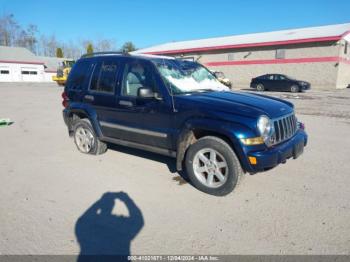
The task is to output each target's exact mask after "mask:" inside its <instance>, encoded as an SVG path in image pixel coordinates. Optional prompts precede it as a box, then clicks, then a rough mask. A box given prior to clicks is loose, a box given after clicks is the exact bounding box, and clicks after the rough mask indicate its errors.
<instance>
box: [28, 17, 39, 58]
mask: <svg viewBox="0 0 350 262" xmlns="http://www.w3.org/2000/svg"><path fill="white" fill-rule="evenodd" d="M37 33H38V27H37V26H36V25H33V24H30V25H29V26H28V27H27V30H26V39H25V42H26V45H25V47H27V48H28V49H29V50H30V51H32V52H34V53H37V50H36V47H37V43H38V40H37V37H36V35H37Z"/></svg>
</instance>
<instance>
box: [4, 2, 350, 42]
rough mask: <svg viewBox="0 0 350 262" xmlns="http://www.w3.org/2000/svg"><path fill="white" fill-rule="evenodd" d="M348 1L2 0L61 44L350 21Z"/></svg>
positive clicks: (158, 39)
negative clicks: (63, 42) (86, 40)
mask: <svg viewBox="0 0 350 262" xmlns="http://www.w3.org/2000/svg"><path fill="white" fill-rule="evenodd" d="M349 10H350V0H333V1H330V0H317V1H315V0H302V1H301V0H292V1H283V0H279V1H272V0H261V1H258V0H256V1H253V0H246V1H244V0H242V1H234V0H210V1H209V0H171V1H167V0H114V1H113V0H99V1H97V0H93V1H92V0H84V1H82V0H0V14H1V15H2V14H6V13H12V14H14V16H15V18H16V19H17V20H18V22H19V23H20V24H21V25H23V26H26V25H28V24H35V25H37V26H38V28H39V30H40V32H41V33H44V34H46V35H50V34H55V35H56V37H57V38H58V39H59V40H62V41H66V42H69V41H79V40H83V39H92V40H94V39H102V38H107V39H115V40H116V43H117V45H118V46H121V45H122V44H123V43H124V42H126V41H132V42H133V43H134V44H135V45H136V46H137V47H138V48H144V47H149V46H152V45H156V44H162V43H166V42H172V41H182V40H191V39H201V38H208V37H217V36H227V35H237V34H247V33H256V32H267V31H275V30H281V29H289V28H300V27H308V26H320V25H328V24H338V23H350V13H349Z"/></svg>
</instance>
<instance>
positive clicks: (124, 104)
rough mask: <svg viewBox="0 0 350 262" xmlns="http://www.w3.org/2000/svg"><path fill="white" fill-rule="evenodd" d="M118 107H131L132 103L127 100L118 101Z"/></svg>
mask: <svg viewBox="0 0 350 262" xmlns="http://www.w3.org/2000/svg"><path fill="white" fill-rule="evenodd" d="M119 105H121V106H133V103H132V102H130V101H127V100H119Z"/></svg>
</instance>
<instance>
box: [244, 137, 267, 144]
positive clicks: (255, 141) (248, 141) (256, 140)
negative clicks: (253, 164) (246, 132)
mask: <svg viewBox="0 0 350 262" xmlns="http://www.w3.org/2000/svg"><path fill="white" fill-rule="evenodd" d="M241 142H242V143H243V144H244V145H246V146H253V145H261V144H264V139H263V138H262V137H261V136H259V137H252V138H241Z"/></svg>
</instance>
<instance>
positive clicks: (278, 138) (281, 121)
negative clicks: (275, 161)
mask: <svg viewBox="0 0 350 262" xmlns="http://www.w3.org/2000/svg"><path fill="white" fill-rule="evenodd" d="M272 121H273V126H274V129H275V132H274V134H273V143H272V144H273V145H275V144H279V143H281V142H283V141H285V140H287V139H289V138H291V137H292V136H294V134H295V133H296V131H297V119H296V117H295V115H294V113H293V114H290V115H286V116H283V117H280V118H278V119H273V120H272Z"/></svg>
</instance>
